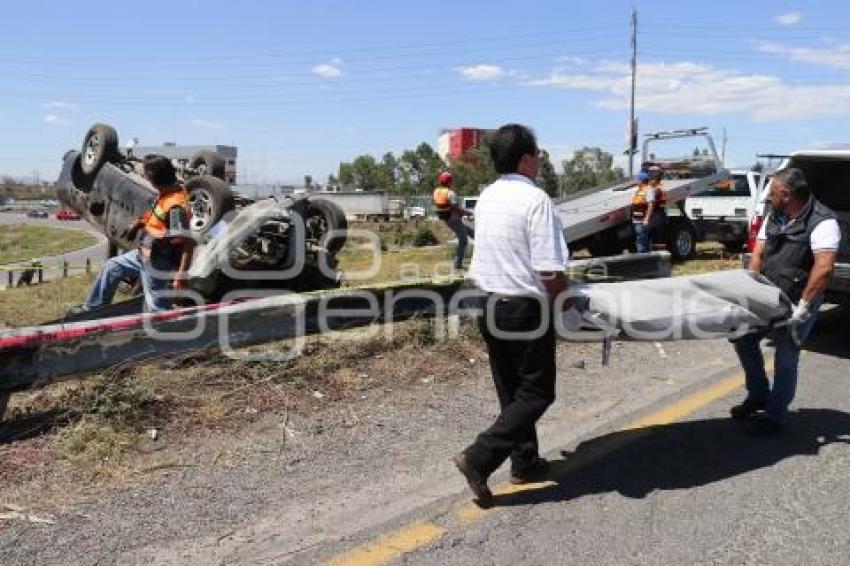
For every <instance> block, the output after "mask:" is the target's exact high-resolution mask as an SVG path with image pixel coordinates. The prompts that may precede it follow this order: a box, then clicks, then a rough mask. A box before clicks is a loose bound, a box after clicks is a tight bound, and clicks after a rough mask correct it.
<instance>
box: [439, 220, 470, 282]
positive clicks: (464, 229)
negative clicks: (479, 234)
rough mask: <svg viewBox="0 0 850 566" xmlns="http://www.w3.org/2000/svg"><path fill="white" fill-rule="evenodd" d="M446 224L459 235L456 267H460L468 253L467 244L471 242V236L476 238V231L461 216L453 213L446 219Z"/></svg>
mask: <svg viewBox="0 0 850 566" xmlns="http://www.w3.org/2000/svg"><path fill="white" fill-rule="evenodd" d="M446 224H448V225H449V228H451V229H452V232H454V233H455V236H457V247H456V248H455V255H454V261H455V268H457V269H460V268H461V266H462V265H463V256H464V255H466V246H467V245H468V244H469V238H475V232H473V230H472V228H470V227H469V226H467V225H466V224H464V223H463V220H462V219H461V217H460V216H456V215H454V214H453V215H451V216H449V217H448V218H447V219H446Z"/></svg>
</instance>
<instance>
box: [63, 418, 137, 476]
mask: <svg viewBox="0 0 850 566" xmlns="http://www.w3.org/2000/svg"><path fill="white" fill-rule="evenodd" d="M134 444H135V442H134V435H132V434H130V433H129V432H127V431H120V430H116V429H115V428H113V426H112V425H110V424H108V423H106V422H104V421H102V420H100V419H83V420H81V421H79V422H78V423H76V424H74V425H73V426H70V427H68V428H66V429H63V430H62V431H61V432H60V433H59V435H58V436H57V438H56V448H57V450H58V451H59V454H60V455H62V456H63V457H64V458H66V459H69V460H72V461H74V462H76V463H78V464H83V465H86V466H87V467H90V468H92V469H93V471H95V472H106V471H108V470H110V469H112V468H113V467H114V466H116V465H118V464H120V463H121V462H122V461H123V460H124V457H125V455H126V454H127V451H128V450H129V449H131V448H132V447H133V445H134Z"/></svg>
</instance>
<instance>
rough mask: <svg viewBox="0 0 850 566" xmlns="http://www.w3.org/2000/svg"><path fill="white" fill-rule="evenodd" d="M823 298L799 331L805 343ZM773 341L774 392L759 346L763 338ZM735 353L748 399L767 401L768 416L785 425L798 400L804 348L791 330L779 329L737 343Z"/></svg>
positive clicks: (741, 339)
mask: <svg viewBox="0 0 850 566" xmlns="http://www.w3.org/2000/svg"><path fill="white" fill-rule="evenodd" d="M822 300H823V299H822V298H818V299H815V300H814V301H812V303H811V306H810V308H811V312H812V317H811V318H810V319H809V320H808V321H806V323H805V324H802V325H800V326H799V327H798V328H797V335H798V336H799V338H800V342H801V343H802V342H803V341H805V339H806V338H807V337H808V336H809V333H810V332H811V331H812V327H813V326H814V325H815V319H816V318H817V312H818V309H819V308H820V304H821V302H822ZM765 337H769V338H770V339H772V340H773V342H774V345H775V347H776V351H775V352H774V354H773V389H771V388H770V383H769V382H768V380H767V374H766V373H765V369H764V356H763V355H762V352H761V347H760V346H759V343H760V342H761V340H762V338H765ZM735 353H737V354H738V359H740V360H741V367H742V368H743V369H744V375H745V376H746V385H747V398H748V399H752V400H754V401H766V402H767V407H766V408H765V413H767V417H768V418H770V419H772V420H774V421H776V422H779V423H784V422H785V418H786V416H787V414H788V406H789V405H790V404H791V401H793V400H794V395H795V394H796V392H797V366H798V364H799V361H800V348H799V347H797V345H796V344H794V341H793V340H792V339H791V335H790V334H789V329H788V328H787V327H782V328H775V329H773V330H770V331H767V332H759V333H755V334H750V335H747V336H744V337H743V338H740V339H738V340H736V341H735Z"/></svg>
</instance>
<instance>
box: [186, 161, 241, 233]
mask: <svg viewBox="0 0 850 566" xmlns="http://www.w3.org/2000/svg"><path fill="white" fill-rule="evenodd" d="M186 190H187V191H188V192H189V208H190V210H191V213H192V218H191V219H190V220H189V226H190V228H191V229H192V230H193V231H195V232H200V233H202V234H203V233H205V232H206V231H207V230H209V229H210V228H212V227H213V226H214V225H215V223H216V222H218V221H219V220H221V217H222V216H224V214H225V213H227V212H229V211H231V210H233V207H234V202H233V192H232V191H231V190H230V187H229V186H228V184H227V183H225V182H224V181H222V180H221V179H217V178H215V177H211V176H209V175H204V176H203V177H192V178H191V179H189V180H188V181H186Z"/></svg>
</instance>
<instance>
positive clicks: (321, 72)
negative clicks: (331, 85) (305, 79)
mask: <svg viewBox="0 0 850 566" xmlns="http://www.w3.org/2000/svg"><path fill="white" fill-rule="evenodd" d="M340 64H342V60H340V59H332V60H331V62H330V63H322V64H320V65H316V66H315V67H313V74H314V75H316V76H317V77H322V78H323V79H333V78H336V77H341V76H342V75H343V73H342V69H340V67H339V66H340Z"/></svg>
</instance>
